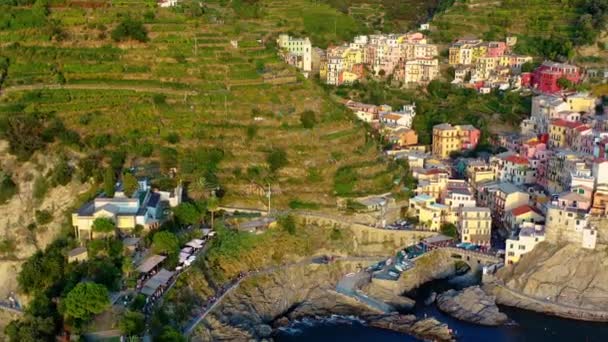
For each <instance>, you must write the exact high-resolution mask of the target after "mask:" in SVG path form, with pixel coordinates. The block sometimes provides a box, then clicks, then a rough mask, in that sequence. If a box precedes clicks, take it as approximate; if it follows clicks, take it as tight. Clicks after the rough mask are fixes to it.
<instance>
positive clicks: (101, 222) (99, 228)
mask: <svg viewBox="0 0 608 342" xmlns="http://www.w3.org/2000/svg"><path fill="white" fill-rule="evenodd" d="M92 229H93V231H94V232H95V233H111V232H113V231H114V230H115V229H116V225H115V224H114V222H112V220H110V219H109V218H105V217H98V218H96V219H95V221H93V227H92Z"/></svg>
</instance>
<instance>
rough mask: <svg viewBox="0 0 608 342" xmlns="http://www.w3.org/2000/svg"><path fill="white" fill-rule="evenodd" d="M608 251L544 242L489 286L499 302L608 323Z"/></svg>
mask: <svg viewBox="0 0 608 342" xmlns="http://www.w3.org/2000/svg"><path fill="white" fill-rule="evenodd" d="M606 256H607V255H606V250H605V249H602V250H588V249H582V248H580V247H579V246H577V245H573V244H566V245H559V246H558V245H553V244H549V243H546V242H544V243H541V244H539V245H538V246H536V248H534V250H533V251H531V252H530V253H528V254H525V255H524V256H523V258H522V259H521V261H520V262H519V263H518V264H516V265H514V266H508V267H504V268H502V269H501V270H499V271H498V272H497V274H496V278H497V282H496V284H494V285H486V286H485V289H486V290H488V291H490V292H492V293H493V294H494V295H495V296H496V298H497V302H499V303H501V304H506V305H511V306H516V307H521V308H525V309H529V310H535V311H540V312H545V313H549V314H555V315H558V316H563V317H570V318H576V319H584V320H597V321H608V267H607V266H608V258H607V257H606Z"/></svg>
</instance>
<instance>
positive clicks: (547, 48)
mask: <svg viewBox="0 0 608 342" xmlns="http://www.w3.org/2000/svg"><path fill="white" fill-rule="evenodd" d="M607 10H608V2H607V1H605V0H499V1H496V0H457V1H456V2H455V3H454V5H453V6H451V7H450V8H448V9H447V10H446V11H444V12H442V13H438V14H437V15H436V16H435V17H434V18H433V21H432V27H431V30H432V33H431V38H433V40H434V41H436V42H442V43H448V42H451V41H453V40H454V39H458V38H460V37H471V36H474V37H477V38H483V39H485V40H499V39H504V38H505V37H506V36H508V35H517V37H518V40H519V42H518V45H517V50H518V52H521V53H525V54H531V55H536V56H544V57H547V58H552V59H555V58H559V57H561V58H568V59H571V58H572V57H574V54H575V50H574V49H573V47H575V46H577V45H584V44H593V43H594V42H595V40H596V38H597V37H598V35H599V33H600V31H601V30H603V29H605V25H606V15H605V13H606V11H607Z"/></svg>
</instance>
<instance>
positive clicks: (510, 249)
mask: <svg viewBox="0 0 608 342" xmlns="http://www.w3.org/2000/svg"><path fill="white" fill-rule="evenodd" d="M544 240H545V230H544V226H542V225H537V224H533V223H529V222H528V223H526V224H524V226H523V227H522V228H521V230H520V232H519V236H518V237H517V238H515V239H507V241H506V250H505V264H506V265H513V264H516V263H518V262H519V259H521V256H522V255H524V254H526V253H528V252H530V251H531V250H533V249H534V247H535V246H536V245H537V244H539V243H541V242H542V241H544Z"/></svg>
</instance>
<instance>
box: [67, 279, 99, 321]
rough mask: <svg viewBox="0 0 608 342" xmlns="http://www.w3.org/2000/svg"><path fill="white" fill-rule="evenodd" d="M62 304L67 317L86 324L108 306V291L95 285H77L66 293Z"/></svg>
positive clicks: (89, 283)
mask: <svg viewBox="0 0 608 342" xmlns="http://www.w3.org/2000/svg"><path fill="white" fill-rule="evenodd" d="M63 304H64V306H65V315H66V316H67V317H70V318H74V319H76V320H78V321H81V322H88V321H89V320H91V319H92V318H93V316H95V315H98V314H100V313H102V312H103V311H105V310H106V309H107V308H108V307H109V306H110V300H109V297H108V289H106V287H105V286H103V285H100V284H96V283H91V282H87V283H79V284H78V285H76V287H74V288H73V289H72V290H71V291H70V292H69V293H68V295H67V296H66V297H65V299H64V301H63Z"/></svg>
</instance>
